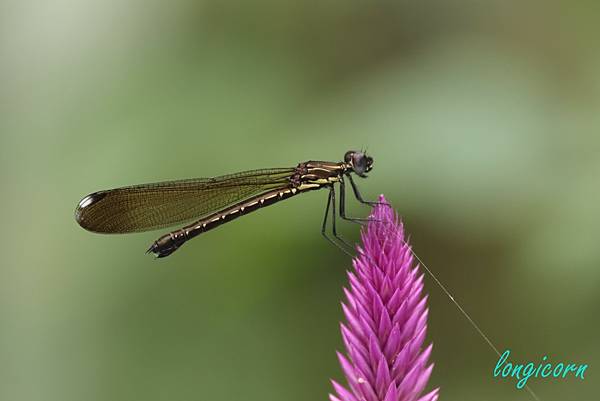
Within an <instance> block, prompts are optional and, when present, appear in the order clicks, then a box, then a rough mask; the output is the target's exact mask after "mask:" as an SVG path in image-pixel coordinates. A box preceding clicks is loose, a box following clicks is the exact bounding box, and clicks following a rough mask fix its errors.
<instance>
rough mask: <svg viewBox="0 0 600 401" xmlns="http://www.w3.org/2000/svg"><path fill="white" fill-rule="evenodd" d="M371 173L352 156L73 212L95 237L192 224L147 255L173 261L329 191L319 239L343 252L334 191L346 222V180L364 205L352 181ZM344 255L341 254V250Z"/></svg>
mask: <svg viewBox="0 0 600 401" xmlns="http://www.w3.org/2000/svg"><path fill="white" fill-rule="evenodd" d="M372 168H373V158H372V157H370V156H367V154H366V153H365V152H363V151H348V152H346V154H345V155H344V161H342V162H337V163H336V162H327V161H307V162H303V163H299V164H298V165H297V166H296V167H293V168H270V169H261V170H250V171H244V172H240V173H235V174H230V175H224V176H220V177H214V178H195V179H187V180H177V181H165V182H159V183H153V184H142V185H134V186H128V187H122V188H116V189H109V190H104V191H98V192H94V193H92V194H90V195H88V196H86V197H84V198H83V199H82V200H81V201H80V202H79V204H78V205H77V208H76V209H75V219H76V220H77V222H78V223H79V225H80V226H81V227H83V228H85V229H86V230H88V231H92V232H97V233H108V234H117V233H132V232H142V231H149V230H155V229H159V228H164V227H168V226H173V225H176V224H182V223H185V222H189V221H194V222H193V223H192V224H189V225H187V226H184V227H182V228H180V229H178V230H175V231H172V232H170V233H168V234H165V235H163V236H162V237H160V238H159V239H157V240H156V241H154V243H153V244H152V245H151V246H150V248H149V249H148V251H147V253H149V252H152V253H153V254H155V255H156V257H159V258H163V257H166V256H169V255H170V254H172V253H173V252H175V251H176V250H177V249H179V248H180V247H181V246H182V245H183V244H184V243H185V242H187V241H188V240H190V239H192V238H194V237H196V236H198V235H199V234H201V233H204V232H206V231H209V230H212V229H213V228H216V227H218V226H220V225H223V224H225V223H227V222H230V221H232V220H234V219H236V218H238V217H240V216H243V215H246V214H248V213H251V212H253V211H255V210H258V209H260V208H263V207H265V206H269V205H272V204H274V203H277V202H279V201H282V200H284V199H288V198H291V197H292V196H295V195H298V194H301V193H304V192H308V191H313V190H317V189H321V188H327V189H328V190H329V197H328V199H327V208H326V209H325V217H324V219H323V225H322V228H321V233H322V234H323V236H325V238H327V239H328V240H329V241H331V242H332V243H334V244H335V245H337V246H340V245H339V244H338V243H336V242H335V241H334V240H333V239H332V238H330V237H329V236H328V235H327V233H326V227H327V221H328V215H329V211H330V210H331V211H332V214H331V220H332V232H333V236H334V237H335V238H336V239H337V240H338V241H340V242H342V243H343V244H345V245H348V244H347V243H346V242H345V241H344V240H343V239H342V238H341V237H339V236H338V234H337V231H336V224H335V219H336V199H335V192H336V190H335V186H334V184H336V183H339V185H340V199H339V214H340V216H341V217H342V218H343V219H345V220H350V221H354V222H360V221H361V220H365V219H356V218H350V217H347V216H346V210H345V203H346V202H345V179H348V181H349V182H350V185H351V186H352V189H353V192H354V196H355V197H356V199H357V200H358V201H359V202H361V203H364V204H369V205H372V204H374V203H376V202H368V201H365V200H364V199H363V198H362V196H361V194H360V192H359V190H358V187H357V186H356V183H355V182H354V180H353V178H352V175H353V174H356V175H357V176H359V177H362V178H366V177H367V175H366V173H368V172H369V171H371V169H372ZM342 249H343V248H342Z"/></svg>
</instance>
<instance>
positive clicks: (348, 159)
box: [344, 150, 354, 163]
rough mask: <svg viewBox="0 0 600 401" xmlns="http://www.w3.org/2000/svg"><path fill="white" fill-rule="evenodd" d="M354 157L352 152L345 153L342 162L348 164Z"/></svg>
mask: <svg viewBox="0 0 600 401" xmlns="http://www.w3.org/2000/svg"><path fill="white" fill-rule="evenodd" d="M353 156H354V151H353V150H349V151H347V152H346V154H345V155H344V161H345V162H346V163H350V162H351V161H352V157H353Z"/></svg>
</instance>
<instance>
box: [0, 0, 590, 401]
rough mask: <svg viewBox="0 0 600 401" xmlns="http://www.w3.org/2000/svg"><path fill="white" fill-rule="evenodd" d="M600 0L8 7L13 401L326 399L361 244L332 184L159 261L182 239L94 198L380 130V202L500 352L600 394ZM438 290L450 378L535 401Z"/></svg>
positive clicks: (468, 389) (546, 385)
mask: <svg viewBox="0 0 600 401" xmlns="http://www.w3.org/2000/svg"><path fill="white" fill-rule="evenodd" d="M597 5H598V3H597V2H593V1H576V2H572V1H567V0H563V1H556V2H517V1H501V0H497V1H488V2H478V1H465V2H447V1H441V0H438V1H427V2H406V1H396V2H392V1H377V2H366V1H358V0H346V1H326V2H319V1H304V2H290V3H288V2H279V1H254V2H245V1H227V2H223V1H203V2H192V1H185V0H176V1H171V2H163V1H156V0H154V1H135V0H132V1H125V2H122V1H121V2H119V1H99V0H95V1H94V0H87V1H77V2H76V1H68V0H52V1H45V2H33V1H16V0H15V1H3V2H1V3H0V130H1V139H0V156H1V157H0V167H1V169H0V180H1V183H2V188H3V189H2V196H1V199H2V208H0V218H1V220H0V221H2V231H1V233H0V254H1V255H2V261H1V262H0V265H1V270H0V361H1V362H0V399H2V400H27V401H37V400H45V401H51V400H57V401H58V400H60V401H67V400H69V401H70V400H90V401H95V400H147V401H150V400H157V401H158V400H161V401H162V400H165V401H166V400H211V401H229V400H245V401H251V400H261V401H267V400H286V401H305V400H325V399H326V397H327V394H328V392H330V390H331V386H330V384H329V378H330V377H333V378H336V379H341V378H342V377H341V373H340V369H339V366H338V364H337V360H336V357H335V353H334V351H335V350H336V349H340V348H341V340H340V334H339V328H338V321H339V320H340V319H341V308H340V305H339V301H340V299H341V297H342V290H341V287H342V286H343V285H345V275H344V271H345V270H346V269H348V268H349V266H350V260H349V258H348V257H346V256H345V255H344V254H343V253H341V252H340V251H339V250H337V249H336V248H334V247H332V246H331V245H329V244H328V243H327V242H326V241H324V240H323V239H322V237H321V236H320V234H319V230H320V223H321V219H322V213H323V210H324V205H325V199H326V194H325V193H324V192H313V193H310V194H306V195H302V196H299V197H296V198H293V199H292V200H289V201H286V202H284V203H282V204H278V205H276V206H273V207H271V208H268V209H265V210H263V211H260V212H257V213H255V214H252V215H249V216H247V217H244V218H243V219H240V220H237V221H235V222H233V223H231V224H228V225H226V226H224V227H222V228H220V229H218V230H215V231H212V232H210V233H208V234H206V235H203V236H202V237H201V238H200V239H196V240H194V241H193V242H191V243H189V244H187V245H186V246H185V247H184V248H183V249H182V250H181V251H179V252H177V253H176V254H175V255H173V256H171V257H169V258H167V259H165V260H160V261H158V260H153V259H152V258H151V257H149V256H145V255H144V253H143V252H144V251H145V250H146V248H147V246H148V245H149V244H150V243H151V242H152V241H153V240H154V239H156V238H157V237H158V236H159V235H161V234H162V233H163V232H151V233H144V234H137V235H128V236H102V235H94V234H91V233H88V232H85V231H84V230H82V229H81V228H80V227H79V226H78V225H77V224H76V222H75V221H74V219H73V210H74V208H75V205H76V204H77V202H78V201H79V200H80V199H81V198H82V197H83V196H84V195H86V194H87V193H90V192H93V191H96V190H99V189H106V188H111V187H117V186H122V185H128V184H136V183H144V182H152V181H158V180H164V179H175V178H186V177H198V176H213V175H220V174H225V173H229V172H235V171H239V170H245V169H252V168H260V167H286V166H294V165H295V164H296V163H298V162H300V161H303V160H308V159H322V160H334V161H337V160H340V159H341V158H342V157H343V154H344V152H345V151H346V150H348V149H360V148H363V147H366V148H367V149H368V151H369V153H370V154H371V155H373V157H374V158H375V166H374V169H373V171H372V173H371V176H370V177H369V179H368V180H360V186H361V188H362V191H363V193H364V194H365V195H366V196H367V197H369V198H374V197H376V196H377V195H378V194H379V193H384V194H385V195H386V196H387V197H388V199H389V200H390V201H391V202H392V203H393V204H394V206H395V208H396V209H397V210H398V211H399V213H401V215H402V216H403V218H404V221H405V223H406V228H407V230H408V232H409V233H410V234H411V241H412V243H413V245H414V248H415V250H416V251H417V252H418V253H419V255H420V256H421V257H422V258H423V259H424V260H425V261H426V263H428V264H429V266H430V267H431V269H432V270H434V271H435V272H436V273H437V274H438V275H439V278H440V280H441V281H442V282H444V283H445V284H446V285H447V286H448V287H449V288H450V289H451V291H452V292H453V293H454V294H455V296H456V298H457V299H458V300H459V301H460V302H461V304H462V305H463V306H464V308H465V309H466V310H467V311H469V312H470V313H471V314H472V316H473V318H474V319H475V320H476V321H477V322H478V323H479V324H480V325H481V327H482V328H483V329H484V330H485V331H486V332H487V333H488V335H489V336H490V337H491V339H492V340H493V341H494V342H495V343H496V344H497V345H498V347H499V348H500V349H505V348H510V349H511V350H512V351H513V355H514V357H515V358H516V359H517V360H520V361H529V360H532V361H539V360H540V358H541V357H542V356H543V355H549V357H550V359H551V360H553V361H555V362H558V361H566V362H571V361H574V362H579V363H588V364H589V365H590V368H589V370H588V372H587V376H586V380H585V381H583V382H582V381H579V380H574V379H570V380H560V381H543V382H542V381H541V380H539V379H538V380H531V381H530V385H531V387H532V388H533V389H534V390H535V391H536V392H537V393H538V395H539V396H540V397H541V399H542V400H595V399H598V398H597V394H598V391H599V390H600V386H599V382H598V379H597V378H596V377H595V371H596V368H597V367H598V366H600V365H599V364H600V349H599V347H598V338H599V336H600V322H599V321H598V311H599V306H600V295H599V292H598V290H597V287H598V285H599V284H600V247H599V241H598V233H599V232H600V213H599V212H600V207H599V206H598V205H599V204H600V189H599V186H598V177H599V173H600V157H599V156H600V135H599V129H600V117H599V116H600V114H599V113H598V110H599V107H600V41H599V40H598V38H599V35H600V24H599V22H600V14H599V12H600V9H599V7H598V6H597ZM350 210H351V211H352V214H353V215H366V214H367V213H368V209H366V208H364V207H361V206H358V205H357V204H355V203H351V206H350ZM341 231H342V232H343V233H344V235H345V236H346V237H347V238H350V239H356V238H358V228H357V226H355V225H351V224H343V225H342V229H341ZM257 234H258V235H257ZM426 289H427V291H428V292H429V294H430V302H429V305H430V319H429V326H430V329H429V334H428V341H433V342H434V344H435V345H434V351H433V360H434V361H435V363H436V367H435V370H434V373H433V376H432V377H431V380H430V385H429V388H433V387H437V386H440V387H441V400H527V399H531V398H530V397H529V395H528V394H527V393H526V392H525V391H523V390H520V391H519V390H516V389H515V387H514V381H499V380H495V379H493V377H492V369H493V367H494V365H495V363H496V359H497V358H496V357H495V355H494V354H493V353H492V352H491V351H490V349H489V348H488V347H487V346H486V344H485V343H484V341H483V340H482V339H481V338H480V337H478V335H477V334H476V333H475V331H474V330H473V329H472V328H471V327H470V326H469V325H468V323H467V321H466V320H465V319H464V318H463V317H462V316H461V315H460V314H459V313H458V311H457V310H456V308H455V307H454V306H453V305H452V304H451V303H450V302H449V300H448V299H447V298H446V297H444V295H443V294H442V292H441V291H440V289H439V288H437V287H436V286H435V285H434V283H433V281H432V280H431V279H430V278H429V277H428V278H427V279H426Z"/></svg>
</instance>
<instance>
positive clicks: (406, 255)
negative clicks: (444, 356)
mask: <svg viewBox="0 0 600 401" xmlns="http://www.w3.org/2000/svg"><path fill="white" fill-rule="evenodd" d="M379 202H381V203H382V204H379V205H376V206H375V207H374V209H373V211H372V213H371V216H370V217H371V219H372V220H371V221H370V222H369V223H368V225H367V228H366V230H363V232H362V233H361V239H362V244H361V245H360V246H359V248H358V250H359V255H358V256H357V257H355V258H354V261H353V265H354V270H353V271H352V272H348V278H349V282H350V289H346V288H344V292H345V293H346V298H347V301H346V302H345V303H342V309H343V311H344V315H345V317H346V321H345V322H344V323H342V324H341V331H342V337H343V340H344V344H345V347H346V352H347V356H345V355H343V354H342V353H339V352H338V358H339V361H340V364H341V366H342V370H343V371H344V374H345V376H346V380H347V381H348V388H345V387H343V386H342V385H340V384H338V383H337V382H335V381H332V383H333V387H334V390H335V393H336V395H333V394H330V395H329V399H330V400H331V401H414V400H418V401H435V400H437V398H438V390H439V389H435V390H433V391H431V392H429V393H427V394H426V395H423V396H420V395H421V393H422V392H423V390H424V389H425V386H426V385H427V381H428V380H429V376H430V375H431V370H432V369H433V364H429V362H428V360H429V356H430V355H431V347H432V346H431V345H429V346H427V347H426V348H423V345H424V341H425V332H426V330H427V312H428V310H427V307H426V301H427V296H425V295H424V294H423V275H422V274H421V273H420V272H419V267H418V266H417V265H416V263H415V262H414V260H413V255H412V253H411V251H410V247H409V245H408V244H407V243H405V242H404V228H403V226H402V223H401V222H399V221H398V216H397V215H396V213H395V212H394V211H393V209H392V208H391V207H390V206H389V204H387V201H386V200H385V198H384V197H383V195H381V196H380V198H379Z"/></svg>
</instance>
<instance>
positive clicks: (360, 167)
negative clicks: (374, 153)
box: [352, 153, 367, 175]
mask: <svg viewBox="0 0 600 401" xmlns="http://www.w3.org/2000/svg"><path fill="white" fill-rule="evenodd" d="M352 167H353V168H354V171H355V172H356V174H358V175H363V174H364V173H365V171H367V158H366V157H365V155H364V154H363V153H354V155H352Z"/></svg>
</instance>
